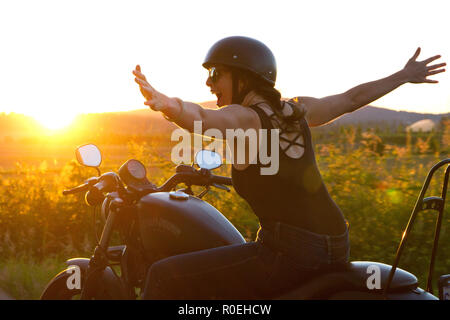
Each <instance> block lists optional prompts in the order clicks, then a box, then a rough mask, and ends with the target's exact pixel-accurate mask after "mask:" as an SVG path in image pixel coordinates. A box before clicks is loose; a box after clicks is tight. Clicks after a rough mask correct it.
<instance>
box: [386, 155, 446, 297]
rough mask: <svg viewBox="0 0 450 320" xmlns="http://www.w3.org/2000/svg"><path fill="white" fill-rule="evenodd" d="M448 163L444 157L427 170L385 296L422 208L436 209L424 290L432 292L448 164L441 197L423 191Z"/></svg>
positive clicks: (401, 241)
mask: <svg viewBox="0 0 450 320" xmlns="http://www.w3.org/2000/svg"><path fill="white" fill-rule="evenodd" d="M446 164H450V158H447V159H444V160H442V161H440V162H438V163H437V164H435V165H434V166H433V167H432V168H431V169H430V171H429V172H428V175H427V177H426V179H425V182H424V184H423V186H422V190H421V191H420V194H419V197H418V198H417V201H416V204H415V206H414V209H413V211H412V213H411V216H410V218H409V221H408V224H407V226H406V229H405V231H404V232H403V235H402V238H401V240H400V244H399V246H398V249H397V254H396V256H395V261H394V263H393V264H392V268H391V271H390V273H389V278H388V281H387V284H386V287H385V289H384V293H383V294H384V296H385V297H387V294H388V292H389V287H390V285H391V282H392V279H393V277H394V273H395V270H396V269H397V266H398V263H399V261H400V257H401V255H402V253H403V249H404V247H405V245H406V240H407V238H408V236H409V235H410V233H411V229H412V226H413V224H414V221H415V219H416V217H417V214H418V213H419V212H421V211H424V210H436V211H438V216H437V221H436V229H435V232H434V241H433V247H432V250H431V259H430V266H429V270H428V280H427V289H426V291H427V292H429V293H431V294H432V293H433V292H432V291H433V287H432V275H433V270H434V261H435V259H436V253H437V248H438V242H439V236H440V231H441V226H442V218H443V214H444V207H445V197H446V194H447V186H448V179H449V174H450V165H448V166H447V168H446V170H445V174H444V183H443V186H442V193H441V197H427V198H424V197H425V193H426V191H427V189H428V187H429V185H430V182H431V179H432V177H433V175H434V173H435V172H436V171H437V170H438V169H439V168H441V167H442V166H444V165H446Z"/></svg>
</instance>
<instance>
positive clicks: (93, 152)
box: [75, 144, 102, 168]
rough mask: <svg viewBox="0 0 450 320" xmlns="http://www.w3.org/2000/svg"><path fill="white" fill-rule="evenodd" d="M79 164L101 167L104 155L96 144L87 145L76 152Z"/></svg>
mask: <svg viewBox="0 0 450 320" xmlns="http://www.w3.org/2000/svg"><path fill="white" fill-rule="evenodd" d="M75 155H76V157H77V160H78V162H79V163H80V164H81V165H83V166H86V167H95V168H97V167H99V166H100V163H102V154H101V153H100V150H99V149H98V147H97V146H96V145H95V144H85V145H83V146H80V147H78V148H77V150H76V151H75Z"/></svg>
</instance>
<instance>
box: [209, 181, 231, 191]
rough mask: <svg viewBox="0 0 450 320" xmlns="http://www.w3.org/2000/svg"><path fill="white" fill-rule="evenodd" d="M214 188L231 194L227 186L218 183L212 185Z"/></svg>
mask: <svg viewBox="0 0 450 320" xmlns="http://www.w3.org/2000/svg"><path fill="white" fill-rule="evenodd" d="M212 185H213V186H214V187H216V188H219V189H222V190H225V191H227V192H230V189H229V188H228V187H227V186H224V185H223V184H217V183H213V184H212Z"/></svg>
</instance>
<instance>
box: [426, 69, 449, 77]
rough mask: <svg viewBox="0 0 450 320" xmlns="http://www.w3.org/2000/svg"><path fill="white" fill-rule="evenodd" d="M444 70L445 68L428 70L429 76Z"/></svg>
mask: <svg viewBox="0 0 450 320" xmlns="http://www.w3.org/2000/svg"><path fill="white" fill-rule="evenodd" d="M444 71H445V69H440V70H435V71H430V72H428V76H432V75H435V74H438V73H441V72H444Z"/></svg>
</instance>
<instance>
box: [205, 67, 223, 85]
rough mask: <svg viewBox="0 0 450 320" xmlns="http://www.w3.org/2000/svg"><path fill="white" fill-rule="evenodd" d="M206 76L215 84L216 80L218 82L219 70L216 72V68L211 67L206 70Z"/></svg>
mask: <svg viewBox="0 0 450 320" xmlns="http://www.w3.org/2000/svg"><path fill="white" fill-rule="evenodd" d="M208 75H209V78H210V79H211V81H212V82H213V83H215V82H217V80H219V77H220V75H221V72H220V71H219V70H217V68H216V67H211V68H209V69H208Z"/></svg>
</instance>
